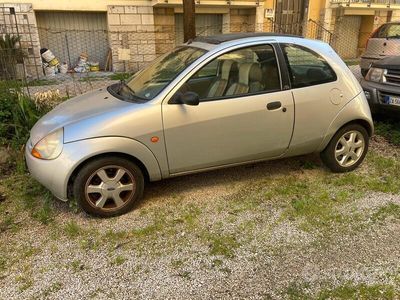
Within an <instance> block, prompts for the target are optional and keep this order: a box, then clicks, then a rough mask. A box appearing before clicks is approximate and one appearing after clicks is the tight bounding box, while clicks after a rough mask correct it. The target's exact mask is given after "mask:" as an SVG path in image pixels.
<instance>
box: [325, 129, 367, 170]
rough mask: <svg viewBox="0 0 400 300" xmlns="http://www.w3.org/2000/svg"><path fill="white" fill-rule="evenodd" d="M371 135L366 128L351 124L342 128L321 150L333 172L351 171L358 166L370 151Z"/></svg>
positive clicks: (326, 163)
mask: <svg viewBox="0 0 400 300" xmlns="http://www.w3.org/2000/svg"><path fill="white" fill-rule="evenodd" d="M368 145H369V136H368V133H367V131H366V129H365V128H364V127H363V126H361V125H358V124H350V125H347V126H345V127H343V128H342V129H340V130H339V131H338V132H337V133H336V134H335V135H334V136H333V138H332V139H331V141H330V142H329V144H328V146H327V147H326V148H325V150H324V151H322V152H321V159H322V161H323V162H324V164H325V165H326V166H327V167H328V168H329V169H331V171H333V172H337V173H343V172H349V171H352V170H354V169H355V168H357V167H358V166H359V165H360V164H361V163H362V161H363V160H364V158H365V155H366V154H367V151H368Z"/></svg>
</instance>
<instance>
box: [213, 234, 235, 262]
mask: <svg viewBox="0 0 400 300" xmlns="http://www.w3.org/2000/svg"><path fill="white" fill-rule="evenodd" d="M206 239H207V240H208V242H209V247H210V254H211V255H222V256H225V257H228V258H232V257H234V254H235V249H237V248H239V247H240V244H239V243H238V242H237V241H236V238H235V237H234V236H231V235H224V234H211V233H209V234H207V235H206Z"/></svg>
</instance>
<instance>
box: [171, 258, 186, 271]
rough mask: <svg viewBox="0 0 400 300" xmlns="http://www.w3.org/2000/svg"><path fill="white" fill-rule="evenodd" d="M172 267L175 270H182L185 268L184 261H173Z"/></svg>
mask: <svg viewBox="0 0 400 300" xmlns="http://www.w3.org/2000/svg"><path fill="white" fill-rule="evenodd" d="M171 266H172V267H173V268H174V269H179V268H181V267H182V266H183V261H182V260H180V259H177V260H173V261H171Z"/></svg>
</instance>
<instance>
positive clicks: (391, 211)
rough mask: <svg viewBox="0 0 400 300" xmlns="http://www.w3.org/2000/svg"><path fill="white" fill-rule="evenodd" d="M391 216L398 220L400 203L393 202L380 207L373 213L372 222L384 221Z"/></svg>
mask: <svg viewBox="0 0 400 300" xmlns="http://www.w3.org/2000/svg"><path fill="white" fill-rule="evenodd" d="M389 217H393V218H395V219H397V220H399V219H400V205H398V204H395V203H392V202H391V203H389V204H387V205H385V206H383V207H380V208H379V209H378V210H377V211H376V212H374V213H373V214H372V217H371V220H372V222H382V221H384V220H386V219H387V218H389Z"/></svg>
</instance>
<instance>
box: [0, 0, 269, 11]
mask: <svg viewBox="0 0 400 300" xmlns="http://www.w3.org/2000/svg"><path fill="white" fill-rule="evenodd" d="M267 1H271V2H273V0H267ZM158 2H159V3H160V1H158ZM206 2H207V5H209V4H211V5H218V6H226V2H225V1H220V0H219V1H218V0H209V1H206ZM213 2H215V3H213ZM232 2H233V3H232V5H244V6H247V4H246V2H249V3H250V5H251V6H254V5H255V0H240V1H232ZM239 2H240V3H239ZM260 2H261V5H262V1H260ZM0 3H31V4H32V6H33V9H34V10H52V11H62V10H74V11H107V6H109V5H138V6H149V5H155V4H156V3H157V0H153V1H152V0H8V1H4V0H0ZM163 3H164V1H163ZM169 3H170V4H171V3H173V4H176V5H181V3H182V1H181V0H178V1H176V0H172V1H169ZM202 4H203V5H201V6H204V5H205V3H204V2H203V3H202Z"/></svg>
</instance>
